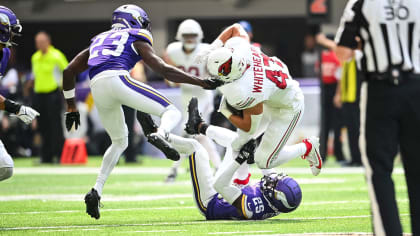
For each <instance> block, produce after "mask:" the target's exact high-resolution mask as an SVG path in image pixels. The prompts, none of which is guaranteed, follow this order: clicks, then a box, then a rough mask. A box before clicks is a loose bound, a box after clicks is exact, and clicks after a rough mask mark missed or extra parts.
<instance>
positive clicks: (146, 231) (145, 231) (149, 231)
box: [127, 229, 188, 233]
mask: <svg viewBox="0 0 420 236" xmlns="http://www.w3.org/2000/svg"><path fill="white" fill-rule="evenodd" d="M186 231H188V230H181V229H168V230H137V231H127V233H131V232H134V233H165V232H186Z"/></svg>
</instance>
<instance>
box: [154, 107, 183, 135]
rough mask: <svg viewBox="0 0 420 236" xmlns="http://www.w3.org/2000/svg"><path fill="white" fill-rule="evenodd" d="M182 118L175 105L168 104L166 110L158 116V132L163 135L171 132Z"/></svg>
mask: <svg viewBox="0 0 420 236" xmlns="http://www.w3.org/2000/svg"><path fill="white" fill-rule="evenodd" d="M181 118H182V114H181V112H180V111H179V110H178V109H176V108H175V106H173V105H170V106H169V107H168V110H166V111H165V112H164V113H163V114H162V116H161V117H160V126H159V128H158V134H160V135H162V136H163V137H165V134H166V133H169V132H171V130H173V129H174V128H175V126H177V125H178V123H179V121H180V120H181Z"/></svg>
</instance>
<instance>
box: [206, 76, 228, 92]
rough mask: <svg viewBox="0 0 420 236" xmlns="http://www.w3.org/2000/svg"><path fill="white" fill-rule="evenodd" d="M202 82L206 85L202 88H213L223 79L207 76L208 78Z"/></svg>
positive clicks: (218, 85)
mask: <svg viewBox="0 0 420 236" xmlns="http://www.w3.org/2000/svg"><path fill="white" fill-rule="evenodd" d="M203 81H204V83H206V85H207V86H206V87H203V88H204V89H208V90H214V89H216V88H217V87H220V86H222V85H223V84H224V82H223V81H221V80H218V79H213V78H209V79H205V80H203Z"/></svg>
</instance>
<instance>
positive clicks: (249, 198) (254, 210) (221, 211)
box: [206, 182, 280, 220]
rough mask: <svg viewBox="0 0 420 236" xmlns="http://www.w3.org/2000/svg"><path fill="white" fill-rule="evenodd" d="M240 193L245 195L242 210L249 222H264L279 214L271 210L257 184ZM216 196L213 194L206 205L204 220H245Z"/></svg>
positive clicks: (234, 208)
mask: <svg viewBox="0 0 420 236" xmlns="http://www.w3.org/2000/svg"><path fill="white" fill-rule="evenodd" d="M242 193H243V195H245V198H244V201H245V202H244V206H243V207H246V209H244V210H245V212H246V214H247V216H248V217H249V220H264V219H267V218H271V217H274V216H276V215H278V214H280V212H278V211H276V210H274V209H273V208H271V206H270V203H268V201H267V199H266V198H265V196H264V195H263V193H262V192H261V190H260V183H259V182H258V183H256V184H253V185H252V186H247V187H245V188H243V189H242ZM218 195H219V194H215V195H214V196H213V199H212V200H211V201H210V202H209V204H208V205H207V211H206V218H207V219H208V220H223V219H241V220H244V219H245V218H244V217H243V216H242V214H239V212H238V210H237V209H236V207H234V206H232V205H230V204H229V203H228V202H226V201H225V200H224V199H223V198H219V197H218Z"/></svg>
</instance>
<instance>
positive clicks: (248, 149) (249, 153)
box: [235, 139, 257, 165]
mask: <svg viewBox="0 0 420 236" xmlns="http://www.w3.org/2000/svg"><path fill="white" fill-rule="evenodd" d="M256 147H257V142H256V141H255V139H251V140H249V141H248V142H247V143H246V144H245V145H243V146H242V148H241V150H240V151H239V154H238V157H236V159H235V160H236V162H238V163H239V164H241V165H242V163H244V162H245V161H248V163H249V161H250V160H251V161H252V162H253V161H254V153H255V149H256Z"/></svg>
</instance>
